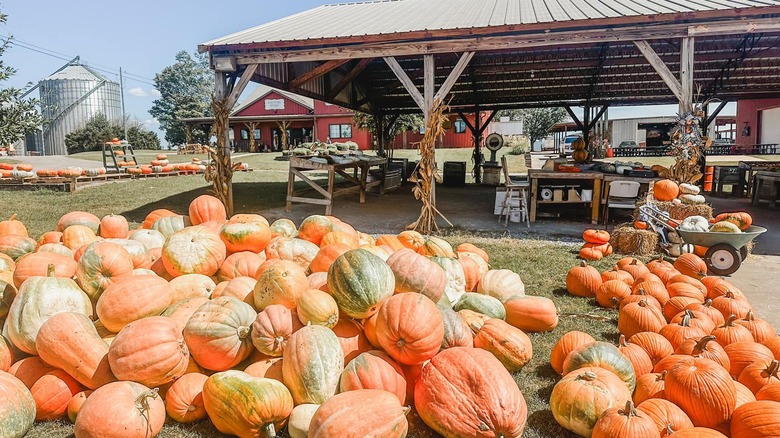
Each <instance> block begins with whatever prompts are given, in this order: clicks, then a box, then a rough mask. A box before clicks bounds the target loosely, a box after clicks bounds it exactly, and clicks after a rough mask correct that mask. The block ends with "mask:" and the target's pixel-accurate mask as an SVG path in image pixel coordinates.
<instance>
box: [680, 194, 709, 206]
mask: <svg viewBox="0 0 780 438" xmlns="http://www.w3.org/2000/svg"><path fill="white" fill-rule="evenodd" d="M680 200H681V201H682V203H683V204H689V205H700V204H704V203H705V202H706V200H705V199H704V196H702V195H691V194H686V195H682V196H680Z"/></svg>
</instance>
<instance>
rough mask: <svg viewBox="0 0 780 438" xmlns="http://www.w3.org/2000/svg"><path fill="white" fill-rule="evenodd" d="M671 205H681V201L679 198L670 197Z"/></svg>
mask: <svg viewBox="0 0 780 438" xmlns="http://www.w3.org/2000/svg"><path fill="white" fill-rule="evenodd" d="M672 204H673V205H682V201H681V200H680V199H679V198H674V199H672Z"/></svg>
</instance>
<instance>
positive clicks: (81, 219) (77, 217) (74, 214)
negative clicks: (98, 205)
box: [56, 211, 100, 233]
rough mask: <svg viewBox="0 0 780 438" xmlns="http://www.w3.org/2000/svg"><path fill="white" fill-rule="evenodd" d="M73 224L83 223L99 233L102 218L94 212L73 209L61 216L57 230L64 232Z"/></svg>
mask: <svg viewBox="0 0 780 438" xmlns="http://www.w3.org/2000/svg"><path fill="white" fill-rule="evenodd" d="M71 225H83V226H86V227H87V228H89V229H91V230H92V231H93V232H94V233H97V232H98V229H99V228H100V219H99V218H98V217H97V216H95V215H94V214H92V213H87V212H84V211H71V212H70V213H66V214H64V215H63V216H62V217H61V218H60V220H59V221H58V222H57V229H56V231H60V232H64V231H65V229H66V228H68V227H70V226H71Z"/></svg>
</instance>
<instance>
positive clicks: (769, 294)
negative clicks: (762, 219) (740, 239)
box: [728, 255, 780, 330]
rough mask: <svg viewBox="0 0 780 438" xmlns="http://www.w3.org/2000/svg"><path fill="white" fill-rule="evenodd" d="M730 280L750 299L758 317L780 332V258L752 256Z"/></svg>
mask: <svg viewBox="0 0 780 438" xmlns="http://www.w3.org/2000/svg"><path fill="white" fill-rule="evenodd" d="M728 280H729V281H730V282H732V283H733V284H734V286H736V287H738V288H739V289H740V290H741V291H742V292H743V293H744V294H745V296H747V297H748V299H749V300H750V304H752V305H753V309H754V310H755V312H756V315H758V316H759V317H761V318H763V319H765V320H767V321H769V322H770V323H771V324H772V325H773V326H774V327H775V329H776V330H780V299H778V295H777V290H778V288H777V285H778V284H780V256H762V255H751V256H750V257H748V259H747V260H746V261H745V262H744V263H743V264H742V267H740V269H739V271H737V272H735V273H734V274H733V275H732V276H731V277H729V278H728Z"/></svg>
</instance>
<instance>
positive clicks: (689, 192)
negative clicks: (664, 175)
mask: <svg viewBox="0 0 780 438" xmlns="http://www.w3.org/2000/svg"><path fill="white" fill-rule="evenodd" d="M700 192H701V189H699V187H698V186H697V185H695V184H688V183H682V184H677V183H676V182H675V181H672V180H670V179H662V180H660V181H657V182H656V183H655V184H653V197H654V198H655V200H656V201H662V202H673V203H676V204H689V205H700V204H704V203H705V202H706V200H705V199H704V196H702V195H701V194H700Z"/></svg>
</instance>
